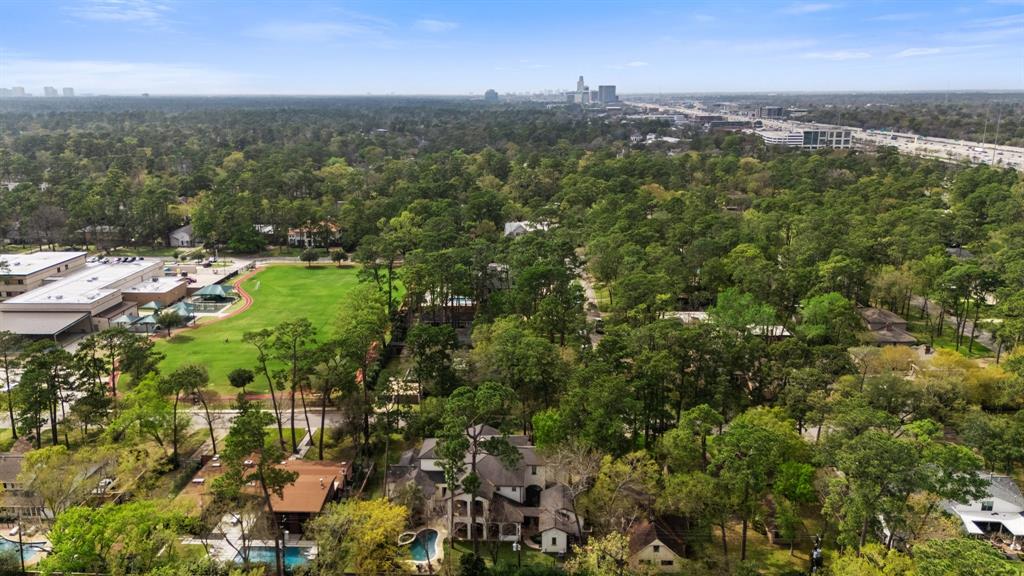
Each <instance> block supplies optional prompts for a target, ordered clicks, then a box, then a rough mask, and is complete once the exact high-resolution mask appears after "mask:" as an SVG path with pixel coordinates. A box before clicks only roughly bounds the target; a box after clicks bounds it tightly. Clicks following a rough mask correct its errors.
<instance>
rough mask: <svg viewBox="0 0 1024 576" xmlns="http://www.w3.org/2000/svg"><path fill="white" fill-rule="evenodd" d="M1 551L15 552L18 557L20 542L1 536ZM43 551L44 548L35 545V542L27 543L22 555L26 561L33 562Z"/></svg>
mask: <svg viewBox="0 0 1024 576" xmlns="http://www.w3.org/2000/svg"><path fill="white" fill-rule="evenodd" d="M0 551H3V552H8V551H9V552H12V553H14V556H15V557H17V556H18V543H17V542H12V541H10V540H8V539H7V538H0ZM41 551H42V550H40V549H39V547H38V546H35V545H33V544H25V545H24V552H23V553H22V557H23V558H24V559H25V562H32V561H33V560H35V558H36V556H38V555H39V553H40V552H41Z"/></svg>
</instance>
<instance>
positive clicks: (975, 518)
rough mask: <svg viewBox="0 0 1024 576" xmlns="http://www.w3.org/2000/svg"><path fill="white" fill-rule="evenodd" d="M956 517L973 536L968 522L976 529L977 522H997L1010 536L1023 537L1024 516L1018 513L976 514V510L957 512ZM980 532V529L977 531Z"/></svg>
mask: <svg viewBox="0 0 1024 576" xmlns="http://www.w3.org/2000/svg"><path fill="white" fill-rule="evenodd" d="M956 513H957V515H959V516H960V520H962V521H963V523H964V527H966V528H967V531H968V532H971V533H972V534H975V533H976V532H974V531H973V530H971V527H970V526H968V522H972V523H975V528H977V524H976V523H977V522H998V523H1000V524H1002V525H1003V528H1006V530H1007V531H1009V532H1010V534H1013V535H1014V536H1024V516H1022V515H1021V513H1020V512H978V511H976V510H957V511H956ZM979 532H980V529H979Z"/></svg>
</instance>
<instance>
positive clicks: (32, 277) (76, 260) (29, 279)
mask: <svg viewBox="0 0 1024 576" xmlns="http://www.w3.org/2000/svg"><path fill="white" fill-rule="evenodd" d="M85 257H86V253H85V252H36V253H34V254H0V302H3V301H4V300H6V299H7V298H13V297H15V296H20V295H22V294H24V293H25V292H29V291H31V290H35V289H36V288H38V287H39V286H42V284H43V282H44V281H46V280H47V279H48V278H53V277H57V276H61V275H66V274H67V273H68V272H69V271H71V270H76V269H78V268H81V267H82V266H85Z"/></svg>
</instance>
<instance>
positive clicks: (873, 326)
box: [857, 307, 917, 346]
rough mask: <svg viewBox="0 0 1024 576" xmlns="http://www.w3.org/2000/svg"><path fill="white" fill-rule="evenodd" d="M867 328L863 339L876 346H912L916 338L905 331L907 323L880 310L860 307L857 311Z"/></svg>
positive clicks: (895, 315) (891, 313)
mask: <svg viewBox="0 0 1024 576" xmlns="http://www.w3.org/2000/svg"><path fill="white" fill-rule="evenodd" d="M857 312H858V313H859V314H860V317H861V320H863V322H864V324H865V325H866V326H867V328H868V331H867V332H865V333H864V339H865V340H868V341H869V342H870V343H872V344H875V345H876V346H913V345H914V344H917V338H915V337H914V335H913V334H911V333H910V332H908V331H907V321H906V320H905V319H904V318H903V317H902V316H900V315H899V314H895V313H893V312H890V311H888V310H884V309H882V308H871V307H862V308H859V309H858V310H857Z"/></svg>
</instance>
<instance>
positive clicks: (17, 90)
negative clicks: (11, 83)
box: [11, 86, 25, 98]
mask: <svg viewBox="0 0 1024 576" xmlns="http://www.w3.org/2000/svg"><path fill="white" fill-rule="evenodd" d="M11 95H12V96H15V97H17V98H21V97H23V96H24V95H25V87H24V86H15V87H13V88H11Z"/></svg>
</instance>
